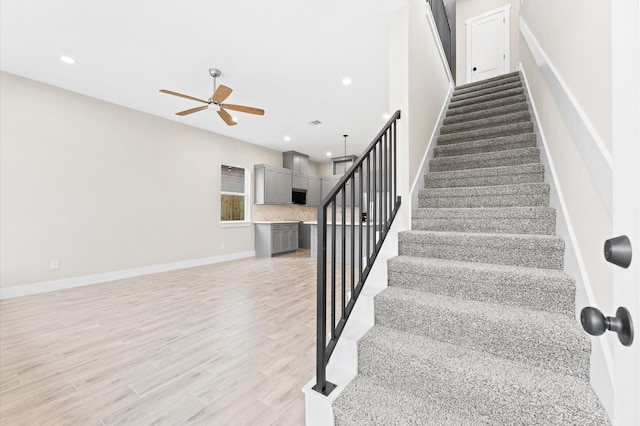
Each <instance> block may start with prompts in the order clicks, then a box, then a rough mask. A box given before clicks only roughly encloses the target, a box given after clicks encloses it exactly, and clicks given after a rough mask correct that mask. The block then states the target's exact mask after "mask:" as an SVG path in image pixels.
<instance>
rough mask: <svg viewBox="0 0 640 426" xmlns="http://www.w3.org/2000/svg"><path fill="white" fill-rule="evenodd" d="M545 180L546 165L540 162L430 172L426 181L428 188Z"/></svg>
mask: <svg viewBox="0 0 640 426" xmlns="http://www.w3.org/2000/svg"><path fill="white" fill-rule="evenodd" d="M543 181H544V166H543V165H542V164H540V163H532V164H518V165H515V166H501V167H484V168H480V169H466V170H450V171H446V172H433V171H432V172H429V173H427V174H425V177H424V182H425V186H426V187H427V188H445V187H465V186H489V185H514V184H519V183H541V182H543Z"/></svg>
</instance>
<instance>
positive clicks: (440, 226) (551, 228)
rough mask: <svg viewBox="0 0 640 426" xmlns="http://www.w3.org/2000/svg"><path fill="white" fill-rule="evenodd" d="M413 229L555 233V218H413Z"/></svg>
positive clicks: (488, 232)
mask: <svg viewBox="0 0 640 426" xmlns="http://www.w3.org/2000/svg"><path fill="white" fill-rule="evenodd" d="M411 229H416V230H421V231H441V232H482V233H485V234H531V235H535V234H538V235H554V234H555V231H556V226H555V221H554V220H553V219H516V220H514V219H447V218H441V219H415V218H414V219H412V220H411Z"/></svg>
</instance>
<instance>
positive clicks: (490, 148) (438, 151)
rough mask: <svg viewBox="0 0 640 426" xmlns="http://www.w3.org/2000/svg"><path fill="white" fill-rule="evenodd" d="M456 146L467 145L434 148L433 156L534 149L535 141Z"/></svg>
mask: <svg viewBox="0 0 640 426" xmlns="http://www.w3.org/2000/svg"><path fill="white" fill-rule="evenodd" d="M458 145H467V144H453V145H445V146H441V147H435V148H434V150H433V156H434V157H435V158H441V157H455V156H458V155H470V154H481V153H483V152H497V151H507V150H510V149H523V148H535V147H536V141H535V139H534V140H528V141H522V142H520V141H514V142H509V141H505V142H500V143H492V144H475V145H472V146H467V147H458Z"/></svg>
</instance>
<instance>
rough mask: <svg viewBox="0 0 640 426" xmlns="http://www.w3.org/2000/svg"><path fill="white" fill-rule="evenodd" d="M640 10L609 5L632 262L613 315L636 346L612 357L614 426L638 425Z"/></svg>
mask: <svg viewBox="0 0 640 426" xmlns="http://www.w3.org/2000/svg"><path fill="white" fill-rule="evenodd" d="M639 27H640V6H639V5H638V2H637V0H616V1H613V2H611V107H612V143H613V144H612V147H613V149H612V153H613V215H612V218H613V233H614V235H612V237H613V236H618V235H627V236H628V237H629V239H630V240H631V245H632V250H633V251H635V253H633V255H634V256H633V257H632V260H631V264H630V265H629V268H627V269H622V268H619V267H617V266H612V268H613V301H614V306H613V307H612V312H611V313H608V314H607V315H614V314H615V310H616V309H617V307H618V306H624V307H627V308H628V309H629V312H630V314H631V318H632V320H633V322H634V328H635V337H634V342H633V344H632V345H631V346H629V347H624V346H622V345H620V344H619V342H617V339H616V343H615V345H614V346H613V348H612V357H613V378H612V379H613V385H614V388H613V423H614V425H616V426H618V425H619V426H622V425H631V424H640V405H639V404H638V400H639V399H640V288H638V287H640V285H639V283H640V256H639V254H640V223H639V222H640V221H639V220H638V219H639V218H640V196H639V195H638V189H637V186H636V184H637V182H639V181H640V168H639V167H638V164H639V163H640V147H639V145H640V125H639V124H638V120H637V119H638V116H640V77H639V76H640V29H639Z"/></svg>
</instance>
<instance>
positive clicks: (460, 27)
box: [455, 0, 520, 85]
mask: <svg viewBox="0 0 640 426" xmlns="http://www.w3.org/2000/svg"><path fill="white" fill-rule="evenodd" d="M508 4H510V5H511V9H510V14H509V20H510V22H509V24H510V31H509V38H510V44H509V47H510V49H509V50H510V53H509V54H510V59H511V61H510V64H509V67H510V69H509V71H515V70H516V69H517V65H518V14H519V7H520V0H457V1H456V68H455V69H456V85H461V84H465V83H467V71H468V68H469V67H468V66H467V25H466V23H465V21H466V20H467V19H471V18H474V17H476V16H479V15H482V14H483V13H486V12H489V11H492V10H494V9H498V8H500V7H503V6H505V5H508Z"/></svg>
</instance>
